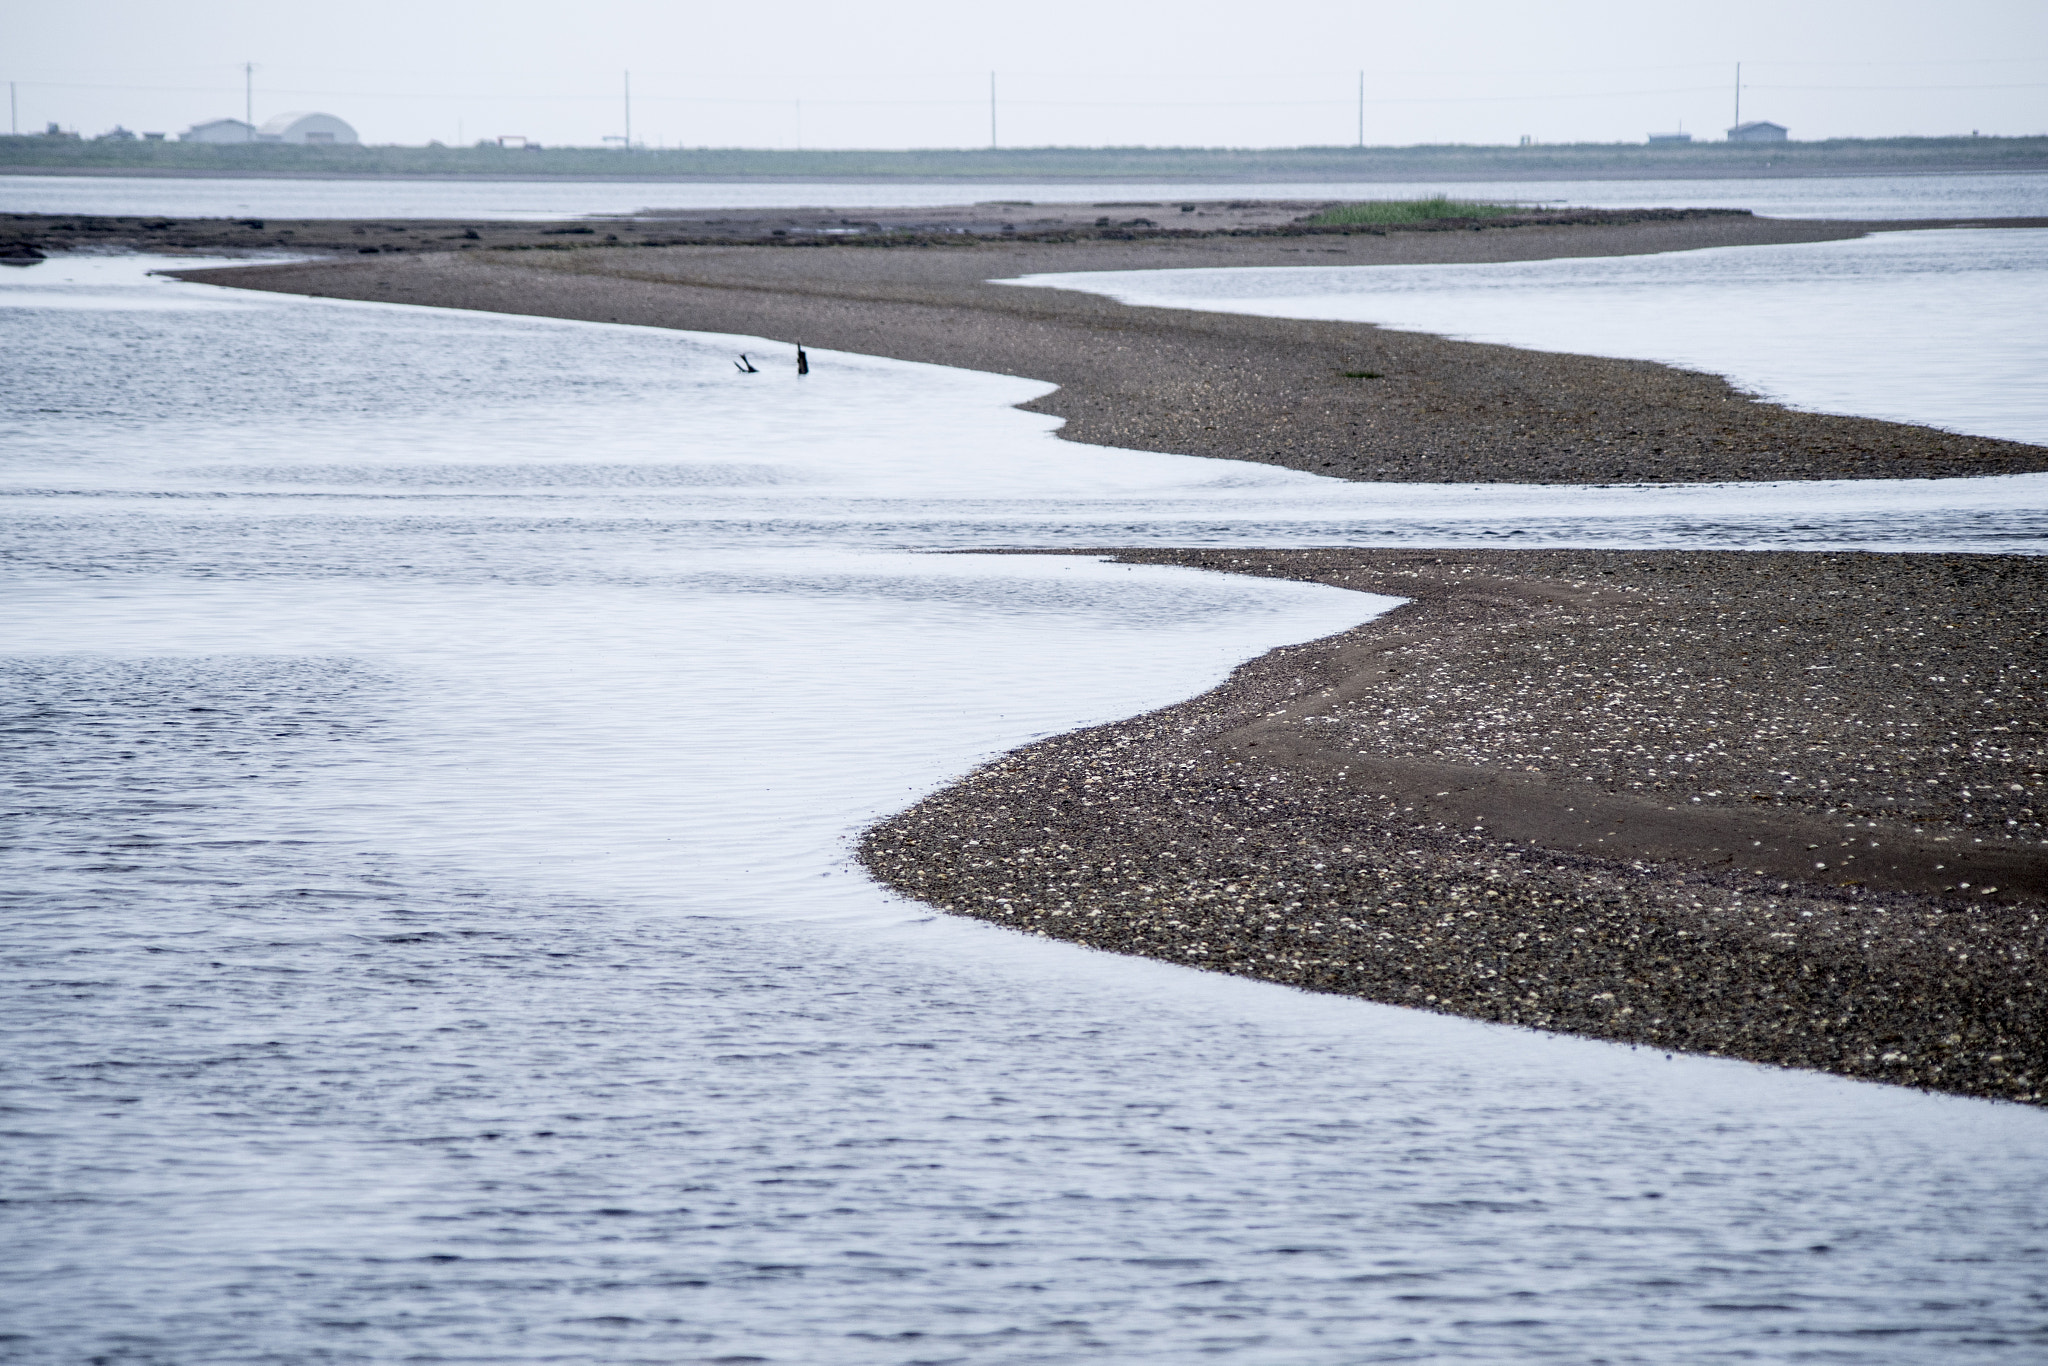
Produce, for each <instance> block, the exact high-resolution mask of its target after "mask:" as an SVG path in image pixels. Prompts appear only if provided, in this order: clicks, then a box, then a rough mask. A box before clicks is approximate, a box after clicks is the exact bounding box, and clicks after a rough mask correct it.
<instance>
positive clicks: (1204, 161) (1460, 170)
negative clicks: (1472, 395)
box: [0, 136, 2048, 181]
mask: <svg viewBox="0 0 2048 1366" xmlns="http://www.w3.org/2000/svg"><path fill="white" fill-rule="evenodd" d="M0 167H4V168H6V169H9V170H13V171H16V172H33V171H37V170H53V171H57V170H97V171H103V172H122V171H140V172H143V173H149V172H158V173H171V174H187V175H208V174H211V175H229V176H234V175H301V176H303V175H372V176H393V175H417V176H460V175H473V176H485V177H492V178H500V179H502V178H508V177H527V176H536V177H539V176H582V177H610V176H623V177H635V178H637V177H691V176H702V177H708V178H730V177H747V176H762V177H773V178H801V177H812V176H815V177H824V178H851V177H861V178H868V177H877V178H887V177H895V176H901V177H905V178H910V177H920V178H935V177H936V178H943V177H949V176H958V177H961V178H1020V179H1031V178H1048V177H1057V178H1059V179H1063V180H1064V179H1088V178H1091V177H1095V178H1104V179H1107V178H1112V177H1113V178H1117V179H1176V178H1199V179H1211V180H1274V181H1285V180H1301V181H1318V180H1428V179H1438V178H1442V179H1450V180H1456V179H1460V178H1463V179H1474V180H1479V179H1574V178H1581V177H1601V178H1630V177H1637V178H1664V177H1715V176H1756V175H1773V176H1777V175H1827V174H1878V173H1887V172H1914V171H1922V172H1930V171H1964V170H1969V171H1987V172H1988V171H2017V170H2048V137H2033V138H1885V139H1872V140H1856V139H1843V140H1837V141H1832V142H1781V143H1716V142H1698V143H1690V144H1684V145H1679V146H1658V147H1647V146H1643V145H1641V144H1638V143H1616V144H1594V143H1586V144H1576V145H1568V146H1554V147H1366V148H1355V147H1295V148H1274V149H1233V148H1199V147H1094V148H1091V147H1022V148H1016V149H1005V150H1000V151H998V150H994V149H989V148H982V149H960V150H946V149H933V150H924V151H915V150H913V151H809V152H801V151H773V150H760V149H747V148H697V149H679V150H672V151H653V150H645V149H641V150H635V151H631V152H628V151H623V150H619V149H600V148H591V147H561V148H546V149H542V150H538V151H534V150H526V149H516V148H508V147H432V146H429V147H287V146H282V145H278V144H267V143H256V144H248V143H227V144H219V143H193V142H143V141H135V142H127V141H122V142H114V141H107V142H100V141H79V140H78V139H75V138H50V137H42V136H29V137H0Z"/></svg>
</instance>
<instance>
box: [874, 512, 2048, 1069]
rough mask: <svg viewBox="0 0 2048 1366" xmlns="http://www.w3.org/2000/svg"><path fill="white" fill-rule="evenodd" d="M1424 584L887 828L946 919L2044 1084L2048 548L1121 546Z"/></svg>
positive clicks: (1575, 1025)
mask: <svg viewBox="0 0 2048 1366" xmlns="http://www.w3.org/2000/svg"><path fill="white" fill-rule="evenodd" d="M1117 558H1118V559H1120V560H1123V561H1127V562H1145V563H1168V564H1181V565H1190V566H1196V567H1201V568H1208V569H1217V570H1225V571H1228V572H1233V573H1254V574H1270V575H1281V576H1287V577H1294V578H1304V579H1313V580H1317V581H1320V582H1326V583H1332V584H1339V585H1342V586H1346V587H1352V588H1358V589H1363V590H1369V591H1373V592H1380V593H1387V594H1390V595H1395V596H1400V597H1405V598H1408V599H1410V605H1409V606H1406V607H1403V608H1400V609H1396V610H1395V611H1393V612H1391V613H1389V614H1388V615H1386V616H1385V617H1382V618H1380V619H1378V620H1376V621H1374V622H1371V623H1369V624H1367V625H1365V626H1363V627H1360V628H1358V629H1357V630H1354V631H1351V632H1347V633H1344V634H1342V635H1339V636H1336V637H1332V638H1330V639H1328V640H1324V641H1318V642H1314V643H1311V644H1308V645H1303V646H1299V647H1292V648H1288V649H1283V650H1278V651H1275V652H1273V653H1272V654H1269V655H1267V656H1264V657H1263V658H1261V659H1258V660H1255V661H1253V662H1251V663H1249V664H1247V665H1245V666H1244V667H1242V668H1241V669H1239V670H1238V671H1237V672H1236V674H1235V675H1233V677H1232V678H1231V680H1230V681H1229V682H1228V683H1227V684H1226V685H1225V686H1223V687H1221V688H1218V689H1216V690H1214V691H1212V692H1210V693H1208V694H1205V695H1203V696H1202V697H1198V698H1195V699H1193V700H1191V701H1189V702H1186V703H1183V704H1180V705H1178V706H1174V707H1169V708H1166V709H1165V710H1162V711H1159V712H1154V713H1151V714H1149V715H1146V716H1141V717H1137V718H1134V719H1132V720H1129V721H1124V722H1120V723H1117V724H1115V725H1110V726H1103V727H1099V728H1096V729H1092V730H1087V731H1081V732H1077V733H1075V734H1072V735H1067V736H1061V737H1058V738H1055V739H1052V740H1047V741H1044V742H1042V743H1040V744H1037V745H1033V746H1031V747H1029V748H1026V749H1023V750H1019V751H1017V752H1015V753H1013V754H1010V755H1008V756H1006V757H1004V758H1003V759H1001V760H998V761H997V762H996V763H994V764H991V765H989V766H988V767H987V768H984V769H982V770H981V771H979V772H977V773H975V774H973V775H971V776H970V777H968V778H967V779H965V780H964V781H962V782H960V783H958V784H956V785H954V786H952V787H950V788H948V789H946V790H944V791H942V792H939V793H936V794H934V795H933V796H931V797H929V798H927V799H926V800H924V801H922V802H920V803H918V805H916V806H915V807H913V808H911V809H910V810H909V811H906V812H904V813H903V814H901V815H899V816H896V817H893V818H891V819H890V820H887V821H885V822H883V823H882V824H880V825H879V826H877V827H875V828H874V829H873V830H872V831H871V832H870V833H869V834H868V835H867V837H866V839H865V841H864V843H863V845H862V858H863V861H864V862H865V864H866V866H867V867H868V869H869V870H870V871H871V872H872V873H873V874H874V875H875V876H876V877H877V878H879V879H881V880H882V881H884V882H886V883H888V884H889V885H891V886H892V887H894V888H895V889H897V890H898V891H900V892H902V893H903V894H905V895H907V896H912V897H916V898H918V899H920V900H924V901H927V902H930V903H932V904H934V905H937V906H940V907H942V908H944V909H946V910H949V911H952V912H955V913H957V914H963V915H971V916H975V917H978V918H981V919H985V920H990V921H993V922H995V923H998V924H1003V925H1007V926H1011V927H1014V928H1017V929H1021V930H1025V931H1027V932H1031V933H1036V934H1044V935H1049V936H1053V937H1057V938H1064V939H1071V940H1076V941H1078V942H1081V943H1086V944H1090V945H1093V946H1096V947H1099V948H1104V949H1110V950H1114V951H1116V952H1121V953H1136V954H1144V955H1147V956H1151V957H1158V958H1164V959H1169V960H1172V961H1175V962H1181V963H1187V964H1190V965H1196V966H1201V967H1205V968H1210V969H1214V970H1218V971H1224V972H1231V973H1237V974H1240V975H1244V976H1251V977H1259V978H1264V979H1267V980H1271V981H1278V982H1286V983H1290V984H1293V985H1297V986H1301V987H1306V988H1309V989H1311V990H1316V991H1328V992H1339V993H1345V994H1351V995H1358V996H1364V997H1369V998H1371V999H1374V1000H1380V1001H1387V1002H1393V1003H1396V1004H1403V1005H1413V1006H1420V1007H1423V1008H1425V1009H1431V1010H1438V1011H1443V1012H1446V1013H1451V1014H1458V1015H1466V1016H1472V1017H1475V1018H1478V1019H1484V1020H1493V1021H1500V1022H1504V1023H1510V1024H1520V1025H1528V1026H1532V1027H1536V1028H1541V1029H1550V1030H1560V1031H1567V1032H1571V1033H1577V1034H1585V1035H1591V1036H1594V1037H1598V1038H1606V1039H1615V1040H1621V1041H1626V1042H1630V1043H1635V1044H1640V1045H1645V1046H1650V1047H1658V1048H1665V1049H1670V1050H1686V1051H1692V1052H1700V1053H1709V1054H1717V1055H1725V1056H1731V1057H1740V1058H1747V1059H1751V1060H1755V1061H1759V1062H1767V1063H1780V1064H1785V1065H1789V1066H1797V1067H1808V1068H1817V1069H1821V1070H1825V1071H1831V1072H1838V1073H1841V1074H1844V1075H1848V1076H1856V1077H1865V1078H1873V1079H1880V1080H1885V1081H1891V1082H1897V1083H1903V1084H1907V1085H1914V1086H1923V1087H1928V1088H1933V1089H1939V1090H1945V1091H1954V1092H1960V1093H1965V1094H1970V1095H1978V1096H1987V1097H1999V1098H2004V1099H2009V1100H2015V1101H2023V1102H2030V1103H2035V1104H2039V1103H2042V1102H2043V1101H2044V1097H2048V1014H2044V1005H2048V996H2044V992H2043V987H2044V986H2048V982H2044V979H2043V976H2042V973H2043V953H2044V950H2048V921H2044V914H2043V913H2044V910H2048V843H2044V840H2048V828H2044V824H2043V807H2042V801H2043V791H2042V786H2041V785H2042V782H2043V777H2044V775H2043V769H2044V766H2048V765H2044V760H2048V755H2044V746H2043V731H2044V726H2043V717H2044V716H2048V710H2044V707H2043V702H2044V700H2048V699H2044V697H2043V671H2044V667H2048V650H2044V636H2043V631H2042V612H2043V603H2044V601H2048V592H2044V589H2048V564H2044V563H2043V562H2042V561H2041V560H2039V559H2034V558H2022V557H1979V556H1937V555H1916V556H1876V555H1858V554H1749V553H1739V552H1726V553H1706V554H1690V553H1668V552H1658V553H1645V552H1618V551H1617V552H1591V551H1544V552H1470V551H1458V552H1427V551H1423V552H1416V551H1375V550H1329V551H1299V552H1286V551H1276V552H1247V551H1190V552H1173V551H1166V552H1157V553H1154V552H1137V553H1127V554H1119V555H1118V556H1117Z"/></svg>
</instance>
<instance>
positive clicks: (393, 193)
mask: <svg viewBox="0 0 2048 1366" xmlns="http://www.w3.org/2000/svg"><path fill="white" fill-rule="evenodd" d="M1433 194H1449V195H1453V196H1456V197H1459V198H1469V199H1492V200H1502V201H1506V202H1511V203H1518V204H1554V205H1561V204H1569V205H1580V206H1588V207H1601V208H1644V207H1650V208H1668V207H1673V206H1685V207H1692V208H1724V209H1750V210H1752V211H1754V212H1756V213H1760V214H1766V215H1770V216H1773V217H1781V218H2040V217H2048V173H2035V174H2020V175H1937V176H1824V177H1812V178H1802V179H1785V180H1551V181H1538V180H1503V181H1476V182H1475V181H1441V180H1418V181H1412V182H1399V183H1396V182H1380V181H1368V182H1361V183H1357V184H1344V183H1341V182H1334V183H1333V182H1325V181H1309V182H1300V183H1272V184H1268V183H1262V182H1246V181H1221V182H1214V183H1204V182H1180V181H1106V182H1089V181H1071V180H1069V181H1052V182H1043V183H1038V182H1009V181H960V180H941V181H904V182H894V181H891V182H876V181H747V182H739V183H724V184H721V183H718V182H695V181H668V182H647V181H639V182H635V181H560V180H268V179H266V180H231V179H223V180H197V179H194V180H187V179H173V178H168V177H165V178H159V177H154V176H147V177H145V176H129V177H121V176H105V177H102V176H27V175H9V176H0V211H4V212H8V213H89V214H109V215H124V214H166V215H170V216H173V217H180V218H235V217H240V216H242V215H246V214H255V215H260V216H263V217H267V218H484V219H510V220H520V219H550V218H574V217H580V216H583V215H586V214H604V215H620V214H636V213H640V212H642V211H644V210H648V209H737V208H777V207H784V206H790V205H803V204H813V205H831V206H833V207H841V208H859V207H863V206H866V207H873V208H885V207H893V206H898V205H918V204H925V205H943V204H962V203H972V202H974V201H977V200H985V199H997V198H1000V199H1008V200H1017V199H1024V200H1031V201H1034V202H1036V203H1076V202H1079V203H1094V202H1098V201H1129V200H1156V201H1161V202H1167V203H1172V202H1175V201H1189V200H1197V199H1241V198H1244V197H1246V196H1255V197H1258V198H1262V199H1415V198H1421V197H1424V196H1428V195H1433Z"/></svg>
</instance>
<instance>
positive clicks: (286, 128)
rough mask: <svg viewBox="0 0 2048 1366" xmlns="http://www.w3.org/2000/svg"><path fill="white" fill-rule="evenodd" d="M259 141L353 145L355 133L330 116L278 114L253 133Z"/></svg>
mask: <svg viewBox="0 0 2048 1366" xmlns="http://www.w3.org/2000/svg"><path fill="white" fill-rule="evenodd" d="M256 141H258V142H284V143H290V144H292V145H293V146H297V147H309V146H310V147H338V146H354V145H355V144H356V143H357V142H358V141H360V139H358V138H357V137H356V130H355V129H353V128H351V127H349V126H348V125H347V124H345V123H343V122H342V121H341V120H340V119H338V118H336V117H334V115H332V114H314V113H309V112H306V111H304V110H298V111H294V112H293V113H290V114H279V115H278V116H277V117H276V118H274V119H271V120H270V121H269V122H267V123H265V124H264V125H263V126H262V127H261V128H258V129H257V130H256Z"/></svg>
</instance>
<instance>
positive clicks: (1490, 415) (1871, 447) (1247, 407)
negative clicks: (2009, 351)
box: [188, 215, 2048, 484]
mask: <svg viewBox="0 0 2048 1366" xmlns="http://www.w3.org/2000/svg"><path fill="white" fill-rule="evenodd" d="M1900 226H1902V225H1899V224H1891V223H1885V224H1858V223H1840V222H1802V221H1798V220H1786V219H1753V218H1748V217H1745V216H1740V215H1733V216H1730V215H1721V216H1710V217H1703V218H1690V219H1687V218H1680V219H1670V220H1658V221H1642V222H1632V223H1606V224H1601V223H1585V224H1531V225H1526V226H1521V227H1493V228H1486V229H1484V230H1482V231H1465V232H1408V233H1399V232H1395V233H1386V234H1383V235H1374V234H1372V233H1369V232H1360V233H1357V234H1354V235H1351V236H1342V237H1310V238H1293V237H1276V236H1250V237H1210V238H1189V239H1180V238H1164V239H1159V240H1152V241H1128V242H1124V241H1099V240H1097V241H1077V242H1002V241H983V240H976V239H971V238H963V239H961V240H960V241H959V242H958V243H957V244H956V245H950V246H934V245H922V246H906V247H899V248H883V247H879V246H867V247H851V246H839V247H812V248H791V247H763V246H730V247H720V246H696V247H649V248H633V249H627V248H622V247H621V248H602V247H599V248H593V249H587V250H581V249H579V250H565V251H558V252H545V251H524V252H500V251H472V252H446V251H444V252H440V253H434V254H422V255H414V256H377V257H373V258H370V259H367V260H365V259H362V258H355V259H349V260H343V261H324V262H311V263H305V264H293V265H271V266H252V267H242V268H237V269H235V270H232V271H208V272H194V273H193V274H192V275H190V276H189V277H188V278H192V279H202V280H207V281H210V282H213V283H218V284H230V285H237V286H241V287H244V288H252V289H275V290H281V291H284V292H288V293H299V294H324V295H331V296H337V297H346V298H356V299H378V300H382V301H385V302H390V303H414V304H429V305H434V306H437V307H444V308H477V309H486V310H490V311H493V312H504V313H539V314H545V315H548V316H552V317H565V318H583V319H587V320H590V321H593V322H624V323H637V324H641V325H645V326H653V327H679V328H689V329H696V330H701V331H706V332H725V333H733V334H737V335H741V336H759V337H770V338H776V339H780V340H783V341H786V342H790V343H795V342H802V343H804V344H806V345H807V346H811V347H820V348H830V349H833V350H840V351H857V352H861V353H863V354H866V355H876V356H891V357H894V358H896V359H899V360H912V361H926V362H931V363H935V364H941V365H954V366H962V367H965V368H967V369H973V370H989V371H994V372H996V373H1000V374H1009V375H1022V376H1026V377H1028V378H1031V379H1037V380H1045V381H1048V382H1050V383H1054V384H1057V385H1059V386H1060V387H1059V389H1058V390H1057V391H1056V392H1054V393H1052V394H1048V395H1047V396H1045V397H1044V398H1042V399H1039V400H1036V401H1035V402H1033V403H1030V404H1027V405H1025V406H1027V407H1029V408H1031V409H1033V410H1035V411H1039V412H1046V413H1051V414H1054V415H1056V416H1058V417H1061V418H1064V419H1065V420H1066V425H1065V426H1064V427H1063V428H1062V429H1061V431H1060V435H1061V436H1062V437H1063V438H1065V439H1068V440H1072V441H1079V442H1085V443H1089V444H1093V445H1102V446H1120V447H1126V448H1133V449H1137V450H1148V451H1169V452H1173V453H1175V454H1180V455H1202V456H1217V457H1223V458H1227V459H1233V460H1257V461H1261V462H1264V463H1267V464H1273V465H1283V466H1286V467H1287V468H1289V469H1298V470H1308V471H1311V472H1313V473H1317V474H1325V475H1333V476H1336V477H1338V478H1344V479H1364V480H1376V481H1390V482H1414V481H1421V482H1430V483H1434V482H1462V481H1467V480H1473V481H1481V482H1487V483H1532V484H1597V483H1638V482H1644V483H1672V482H1697V481H1708V480H1722V479H1875V478H1887V479H1903V478H1947V477H1953V476H1959V475H1978V474H2017V473H2022V472H2028V471H2037V470H2048V448H2044V447H2040V446H2031V445H2026V444H2023V443H2019V442H2012V441H1994V440H1991V439H1988V438H1984V437H1975V436H1967V435H1960V434H1957V433H1953V432H1943V431H1936V430H1933V429H1931V428H1927V427H1915V426H1909V425H1906V424H1903V423H1897V422H1880V421H1876V420H1873V419H1869V418H1859V417H1838V416H1831V415H1828V414H1822V413H1806V412H1797V411H1793V410H1791V409H1787V408H1783V407H1780V406H1778V405H1776V404H1772V403H1763V402H1758V401H1756V400H1754V399H1752V398H1749V397H1748V396H1746V395H1744V394H1743V393H1741V392H1740V391H1738V390H1737V389H1736V388H1735V387H1734V386H1732V385H1730V384H1729V383H1728V382H1727V381H1726V380H1724V379H1721V378H1719V377H1718V376H1714V375H1705V374H1699V373H1696V372H1693V371H1688V370H1677V369H1673V368H1672V367H1670V366H1666V365H1659V364H1655V363H1653V362H1649V361H1629V360H1609V359H1603V358H1599V357H1593V356H1570V355H1557V354H1552V353H1548V352H1540V351H1525V350H1520V349H1518V348H1515V347H1509V346H1493V345H1484V344H1480V343H1476V342H1462V341H1451V340H1448V339H1446V338H1443V337H1434V336H1429V335H1426V334H1422V333H1416V332H1396V331H1388V330H1385V329H1382V328H1378V327H1373V326H1370V325H1368V324H1364V323H1336V322H1303V321H1298V320H1293V319H1286V318H1259V317H1252V316H1249V315H1242V314H1229V313H1206V312H1199V311H1195V310H1189V309H1172V308H1132V307H1127V306H1125V305H1123V304H1120V303H1117V302H1115V301H1114V300H1111V299H1106V298H1103V297H1101V296H1099V295H1094V294H1083V293H1078V292H1075V291H1070V290H1055V289H1019V288H1017V287H1015V286H1011V285H1002V284H991V283H989V281H991V280H1000V279H1009V278H1015V277H1017V276H1023V275H1033V274H1044V273H1055V272H1061V271H1080V270H1141V269H1153V268H1167V267H1192V266H1283V265H1291V266H1301V265H1375V264H1411V265H1412V264H1422V263H1455V262H1482V261H1527V260H1550V259H1558V258H1563V257H1580V256H1610V255H1629V254H1641V253H1648V252H1662V251H1687V250H1695V249H1699V248H1704V247H1722V246H1740V245H1762V244H1767V243H1785V242H1813V241H1831V240H1840V239H1842V238H1845V237H1855V236H1858V235H1860V234H1862V233H1863V232H1864V231H1866V230H1868V231H1891V230H1895V229H1896V228H1898V227H1900ZM1360 376H1371V377H1370V378H1361V377H1360Z"/></svg>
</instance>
